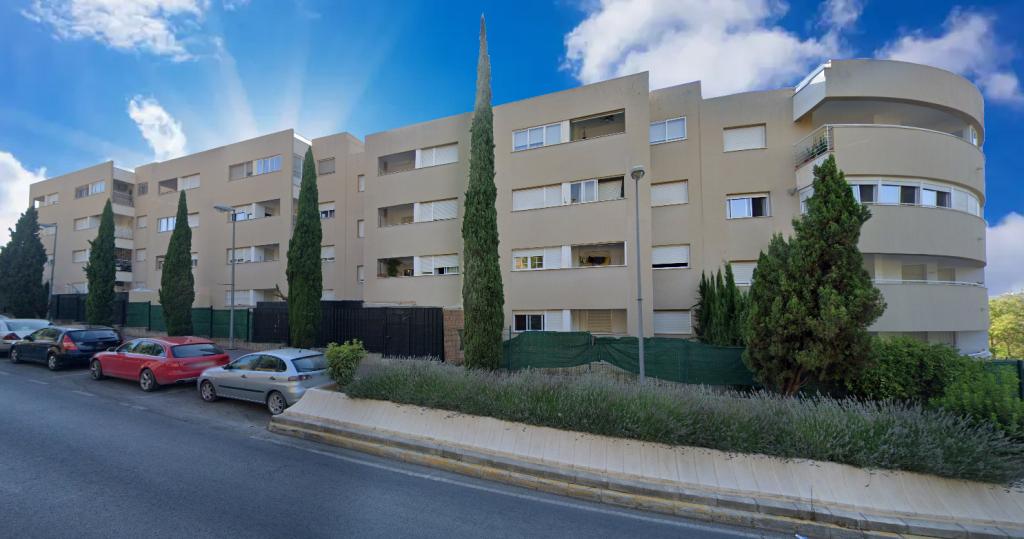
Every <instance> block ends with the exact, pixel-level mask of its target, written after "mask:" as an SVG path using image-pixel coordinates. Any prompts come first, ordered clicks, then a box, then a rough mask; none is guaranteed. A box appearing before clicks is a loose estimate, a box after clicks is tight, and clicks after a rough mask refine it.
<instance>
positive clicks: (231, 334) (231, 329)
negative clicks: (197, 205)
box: [213, 204, 238, 350]
mask: <svg viewBox="0 0 1024 539" xmlns="http://www.w3.org/2000/svg"><path fill="white" fill-rule="evenodd" d="M213 209H215V210H217V211H219V212H224V213H227V214H230V215H231V296H230V303H231V305H228V349H230V350H234V349H235V223H237V220H236V219H235V215H237V214H238V212H237V211H236V210H235V209H234V208H232V207H231V206H228V205H225V204H216V205H214V206H213Z"/></svg>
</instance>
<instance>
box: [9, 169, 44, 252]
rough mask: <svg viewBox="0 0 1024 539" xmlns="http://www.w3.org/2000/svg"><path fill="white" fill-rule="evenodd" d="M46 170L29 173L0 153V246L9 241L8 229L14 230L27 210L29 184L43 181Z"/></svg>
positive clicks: (29, 171)
mask: <svg viewBox="0 0 1024 539" xmlns="http://www.w3.org/2000/svg"><path fill="white" fill-rule="evenodd" d="M45 179H46V168H40V169H39V170H36V171H31V170H28V169H26V168H25V167H24V166H22V164H21V162H20V161H18V159H17V158H16V157H14V155H13V154H11V153H10V152H4V151H0V200H3V201H4V203H3V204H0V244H6V243H7V240H9V239H10V234H9V233H8V229H9V228H14V224H15V223H16V222H17V221H18V217H20V216H21V214H22V212H24V211H25V210H27V209H28V205H29V200H28V186H29V184H32V183H35V182H38V181H41V180H45Z"/></svg>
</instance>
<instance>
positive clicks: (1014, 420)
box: [932, 360, 1024, 440]
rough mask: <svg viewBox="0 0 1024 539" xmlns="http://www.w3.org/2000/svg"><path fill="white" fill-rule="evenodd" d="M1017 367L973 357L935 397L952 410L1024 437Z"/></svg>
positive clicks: (937, 401)
mask: <svg viewBox="0 0 1024 539" xmlns="http://www.w3.org/2000/svg"><path fill="white" fill-rule="evenodd" d="M1014 370H1015V369H1014V368H1013V367H1010V366H1008V365H1006V366H998V367H995V366H992V365H988V364H986V363H985V362H983V361H977V360H969V362H967V363H966V364H965V365H963V368H962V369H961V370H960V371H959V372H958V373H957V374H956V377H955V379H954V380H953V381H952V382H951V383H950V384H949V386H948V387H946V391H945V393H944V394H943V395H942V396H941V397H938V398H935V399H933V400H932V403H933V404H934V405H936V406H940V407H942V408H945V409H946V410H949V411H951V412H956V413H959V414H962V415H965V416H968V417H971V418H974V419H976V420H980V421H988V422H991V423H992V424H994V425H995V426H997V427H999V428H1000V429H1003V430H1004V431H1006V432H1007V433H1008V434H1010V435H1011V436H1013V437H1015V438H1017V439H1021V440H1024V400H1022V399H1021V398H1020V379H1019V378H1018V377H1017V373H1016V372H1014Z"/></svg>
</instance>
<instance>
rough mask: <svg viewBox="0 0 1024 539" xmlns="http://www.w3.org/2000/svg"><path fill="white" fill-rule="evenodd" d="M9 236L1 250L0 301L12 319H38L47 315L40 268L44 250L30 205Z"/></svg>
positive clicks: (37, 221) (34, 210)
mask: <svg viewBox="0 0 1024 539" xmlns="http://www.w3.org/2000/svg"><path fill="white" fill-rule="evenodd" d="M10 232H11V239H10V241H9V242H7V245H6V246H5V247H4V248H3V250H2V251H0V300H2V301H3V305H2V307H4V308H5V309H6V311H7V312H9V313H10V314H12V315H14V317H15V318H38V317H41V316H44V315H45V314H46V308H47V306H46V290H47V289H46V288H44V287H43V268H44V266H45V265H46V249H44V248H43V242H42V241H40V240H39V214H38V213H37V212H36V209H35V208H31V207H30V208H29V209H28V210H27V211H26V212H25V213H23V214H21V217H20V218H19V219H18V222H17V224H15V225H14V229H13V230H11V231H10Z"/></svg>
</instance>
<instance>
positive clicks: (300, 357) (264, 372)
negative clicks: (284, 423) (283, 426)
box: [197, 348, 331, 415]
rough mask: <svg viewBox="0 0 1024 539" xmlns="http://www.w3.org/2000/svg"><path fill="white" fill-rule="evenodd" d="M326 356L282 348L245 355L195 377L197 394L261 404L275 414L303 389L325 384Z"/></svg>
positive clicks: (209, 397)
mask: <svg viewBox="0 0 1024 539" xmlns="http://www.w3.org/2000/svg"><path fill="white" fill-rule="evenodd" d="M326 369H327V358H325V357H324V355H323V354H322V353H320V352H317V351H315V350H305V349H300V348H282V349H280V350H267V351H266V352H254V353H252V354H246V355H244V356H242V357H240V358H238V359H236V360H234V361H232V362H231V363H228V364H227V365H224V366H223V367H214V368H212V369H206V370H205V371H203V374H201V375H200V376H199V380H198V382H197V384H198V385H197V387H198V388H199V396H200V397H202V399H203V400H204V401H206V402H213V401H215V400H217V399H218V398H221V397H223V398H228V399H238V400H244V401H250V402H258V403H260V404H264V405H266V407H267V410H269V411H270V413H271V414H273V415H277V414H280V413H282V412H284V411H285V409H286V408H288V407H289V406H291V405H293V404H295V403H296V402H298V401H299V399H300V398H302V395H303V394H304V393H305V392H306V390H307V389H310V388H313V387H318V386H322V385H327V384H329V383H331V379H330V378H329V377H328V376H327V370H326Z"/></svg>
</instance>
